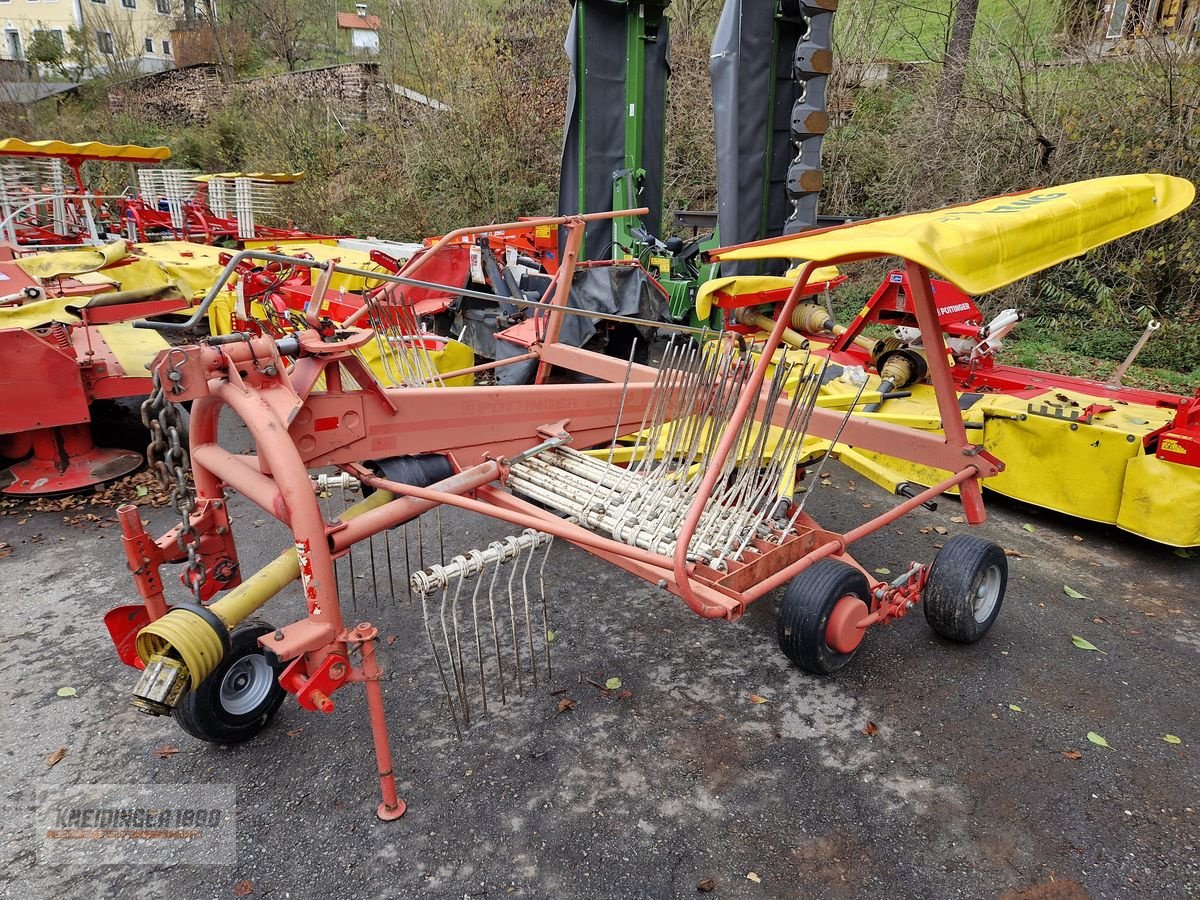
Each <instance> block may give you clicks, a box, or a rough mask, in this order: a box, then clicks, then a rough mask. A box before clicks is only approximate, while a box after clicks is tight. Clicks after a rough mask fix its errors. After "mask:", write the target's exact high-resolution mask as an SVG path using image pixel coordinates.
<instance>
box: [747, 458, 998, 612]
mask: <svg viewBox="0 0 1200 900" xmlns="http://www.w3.org/2000/svg"><path fill="white" fill-rule="evenodd" d="M978 474H979V471H978V470H977V469H976V468H975V467H974V466H970V467H968V468H966V469H963V470H962V471H961V472H959V473H957V474H955V475H951V476H950V477H949V478H947V479H946V480H945V481H940V482H938V483H937V484H935V485H934V486H933V487H931V488H929V489H927V490H924V491H922V492H921V493H919V494H917V496H915V497H913V498H911V499H909V500H905V501H904V502H903V503H901V504H899V505H898V506H894V507H892V508H891V509H889V510H888V511H887V512H885V513H883V514H881V515H878V516H876V517H875V518H873V519H871V520H870V521H868V522H864V523H863V524H861V525H859V526H858V527H857V528H852V529H851V530H850V531H847V532H846V533H845V534H844V535H842V536H841V537H840V538H837V539H836V540H832V541H827V542H826V543H824V544H822V545H821V546H820V547H818V548H817V549H816V550H813V551H812V552H810V553H808V554H806V555H805V556H802V557H800V559H798V560H796V561H795V562H794V563H792V564H791V565H790V566H788V567H787V568H784V569H780V570H779V571H778V572H776V573H775V574H774V575H772V576H771V577H770V578H767V579H766V580H765V581H760V582H759V583H758V584H756V585H755V586H754V587H752V588H750V590H748V591H746V594H745V598H746V602H747V603H750V602H752V601H754V600H757V599H758V598H760V597H762V596H765V595H766V594H769V593H770V592H771V591H773V590H775V589H776V588H777V587H782V586H783V585H784V584H786V583H787V582H789V581H791V579H792V578H794V577H795V576H796V575H799V574H800V573H801V572H803V571H804V570H805V569H807V568H808V567H809V566H811V565H812V564H813V563H815V562H817V561H818V560H822V559H824V558H825V557H827V556H840V555H841V554H843V553H845V552H846V548H847V547H848V546H850V545H851V544H853V543H854V542H855V541H857V540H858V539H859V538H863V537H866V536H867V535H868V534H874V533H875V532H876V531H878V530H879V529H880V528H886V527H887V526H888V525H891V524H892V523H893V522H895V521H896V520H897V519H899V518H901V517H903V516H906V515H908V514H909V513H910V512H912V511H913V510H914V509H916V508H917V507H918V506H920V505H921V504H923V503H928V502H929V501H930V500H932V499H933V498H934V497H938V496H940V495H942V494H944V493H946V491H948V490H950V488H952V487H954V486H956V485H959V484H962V483H963V482H965V481H967V480H969V479H971V478H974V477H975V476H977V475H978Z"/></svg>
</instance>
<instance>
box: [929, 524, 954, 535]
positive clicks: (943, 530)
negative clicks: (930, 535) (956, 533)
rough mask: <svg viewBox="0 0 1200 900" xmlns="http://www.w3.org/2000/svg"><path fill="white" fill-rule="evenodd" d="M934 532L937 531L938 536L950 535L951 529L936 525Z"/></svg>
mask: <svg viewBox="0 0 1200 900" xmlns="http://www.w3.org/2000/svg"><path fill="white" fill-rule="evenodd" d="M933 530H934V531H936V532H937V533H938V534H949V533H950V529H949V528H943V527H942V526H941V525H934V526H933Z"/></svg>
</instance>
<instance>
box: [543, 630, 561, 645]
mask: <svg viewBox="0 0 1200 900" xmlns="http://www.w3.org/2000/svg"><path fill="white" fill-rule="evenodd" d="M556 637H558V633H557V632H555V631H547V632H546V643H548V644H553V643H554V639H555V638H556Z"/></svg>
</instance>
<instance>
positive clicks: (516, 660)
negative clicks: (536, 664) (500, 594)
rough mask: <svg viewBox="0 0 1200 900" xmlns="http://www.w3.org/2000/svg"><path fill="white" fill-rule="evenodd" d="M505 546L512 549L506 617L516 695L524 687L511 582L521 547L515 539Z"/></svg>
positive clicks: (519, 693) (515, 573) (521, 692)
mask: <svg viewBox="0 0 1200 900" xmlns="http://www.w3.org/2000/svg"><path fill="white" fill-rule="evenodd" d="M505 544H508V545H509V546H511V547H512V551H513V567H512V571H511V572H509V574H508V615H509V620H510V621H511V622H512V646H513V667H514V668H515V669H516V676H517V694H518V696H520V695H523V694H524V686H523V685H522V683H521V639H520V638H519V637H518V636H517V635H518V631H517V607H516V601H515V600H514V598H513V581H514V580H515V579H516V577H517V562H518V560H520V558H521V545H520V544H519V543H517V540H516V538H512V537H510V538H508V539H507V540H505Z"/></svg>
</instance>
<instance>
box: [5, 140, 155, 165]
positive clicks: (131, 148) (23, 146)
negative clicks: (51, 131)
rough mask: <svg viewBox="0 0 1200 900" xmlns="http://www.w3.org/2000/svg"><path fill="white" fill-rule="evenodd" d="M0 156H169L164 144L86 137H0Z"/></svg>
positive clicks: (135, 159)
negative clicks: (73, 141)
mask: <svg viewBox="0 0 1200 900" xmlns="http://www.w3.org/2000/svg"><path fill="white" fill-rule="evenodd" d="M0 156H44V157H64V158H66V157H70V158H76V159H92V160H101V161H108V162H131V163H153V162H162V161H163V160H165V159H170V157H171V150H170V148H168V147H140V146H138V145H137V144H102V143H100V142H99V141H88V142H86V143H82V144H69V143H67V142H66V141H22V140H20V139H19V138H5V139H4V140H0Z"/></svg>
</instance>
